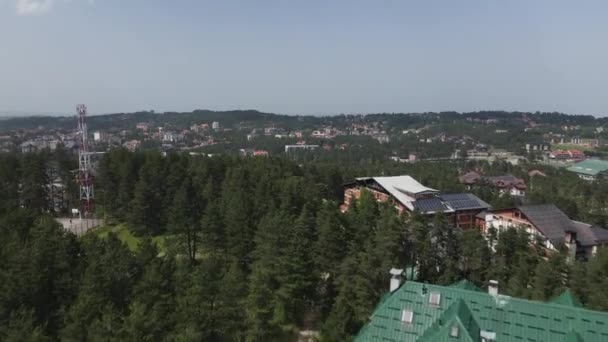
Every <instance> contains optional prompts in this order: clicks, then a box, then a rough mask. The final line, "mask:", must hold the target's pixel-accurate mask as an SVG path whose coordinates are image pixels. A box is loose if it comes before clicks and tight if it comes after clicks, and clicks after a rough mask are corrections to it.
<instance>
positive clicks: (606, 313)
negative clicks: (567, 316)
mask: <svg viewBox="0 0 608 342" xmlns="http://www.w3.org/2000/svg"><path fill="white" fill-rule="evenodd" d="M409 282H410V283H416V284H422V285H426V286H427V287H428V286H433V287H439V288H444V287H445V288H448V289H450V290H453V291H466V293H473V294H475V295H477V296H480V297H481V296H485V297H487V296H492V295H491V294H489V293H487V292H479V291H471V290H467V289H462V288H458V287H449V286H444V285H435V284H426V283H420V282H417V281H413V280H410V281H409ZM429 290H430V289H429ZM395 292H397V291H395ZM498 296H499V297H501V298H505V299H506V298H508V299H509V300H515V301H519V302H524V303H533V304H541V305H549V306H551V307H557V308H563V307H567V308H570V309H571V310H577V311H585V312H592V313H596V314H601V315H605V316H606V317H608V312H605V311H598V310H591V309H587V308H585V307H572V306H568V305H563V304H557V303H551V302H543V301H540V300H534V299H527V298H520V297H511V296H509V295H503V294H499V295H498Z"/></svg>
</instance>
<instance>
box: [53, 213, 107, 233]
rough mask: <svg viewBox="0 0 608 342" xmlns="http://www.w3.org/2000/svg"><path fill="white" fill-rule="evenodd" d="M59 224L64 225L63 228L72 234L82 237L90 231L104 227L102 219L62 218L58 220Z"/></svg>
mask: <svg viewBox="0 0 608 342" xmlns="http://www.w3.org/2000/svg"><path fill="white" fill-rule="evenodd" d="M56 220H57V222H59V223H61V225H63V228H65V229H66V230H69V231H70V232H72V233H74V234H76V235H78V236H80V235H83V234H84V233H86V232H88V231H89V230H91V229H93V228H95V227H99V226H101V225H103V220H102V219H82V220H81V219H79V218H73V219H72V218H69V217H61V218H57V219H56Z"/></svg>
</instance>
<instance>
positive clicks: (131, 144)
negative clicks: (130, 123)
mask: <svg viewBox="0 0 608 342" xmlns="http://www.w3.org/2000/svg"><path fill="white" fill-rule="evenodd" d="M140 145H141V141H139V140H129V141H126V142H125V143H124V144H123V146H124V147H125V148H126V149H127V150H129V151H131V152H134V151H135V150H137V149H138V148H139V146H140Z"/></svg>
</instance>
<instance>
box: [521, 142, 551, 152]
mask: <svg viewBox="0 0 608 342" xmlns="http://www.w3.org/2000/svg"><path fill="white" fill-rule="evenodd" d="M525 147H526V152H533V151H549V149H550V148H551V144H546V143H540V144H526V146H525Z"/></svg>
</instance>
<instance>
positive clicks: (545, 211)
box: [517, 204, 576, 246]
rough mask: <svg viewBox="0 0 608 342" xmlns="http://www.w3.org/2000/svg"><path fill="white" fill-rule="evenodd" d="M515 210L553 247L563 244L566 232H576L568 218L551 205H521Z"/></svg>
mask: <svg viewBox="0 0 608 342" xmlns="http://www.w3.org/2000/svg"><path fill="white" fill-rule="evenodd" d="M517 209H519V211H521V212H522V213H523V214H524V215H526V217H527V218H528V220H529V221H530V222H532V224H533V225H534V226H535V227H536V228H537V229H538V230H539V231H540V232H541V233H542V234H543V235H544V236H545V237H546V238H547V239H549V240H550V241H551V243H553V245H556V246H557V245H559V244H561V243H563V242H564V237H565V236H566V232H576V227H575V226H574V224H573V223H572V221H571V220H570V218H569V217H568V216H567V215H566V214H564V212H563V211H561V210H559V208H558V207H556V206H555V205H553V204H538V205H522V206H519V207H517Z"/></svg>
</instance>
